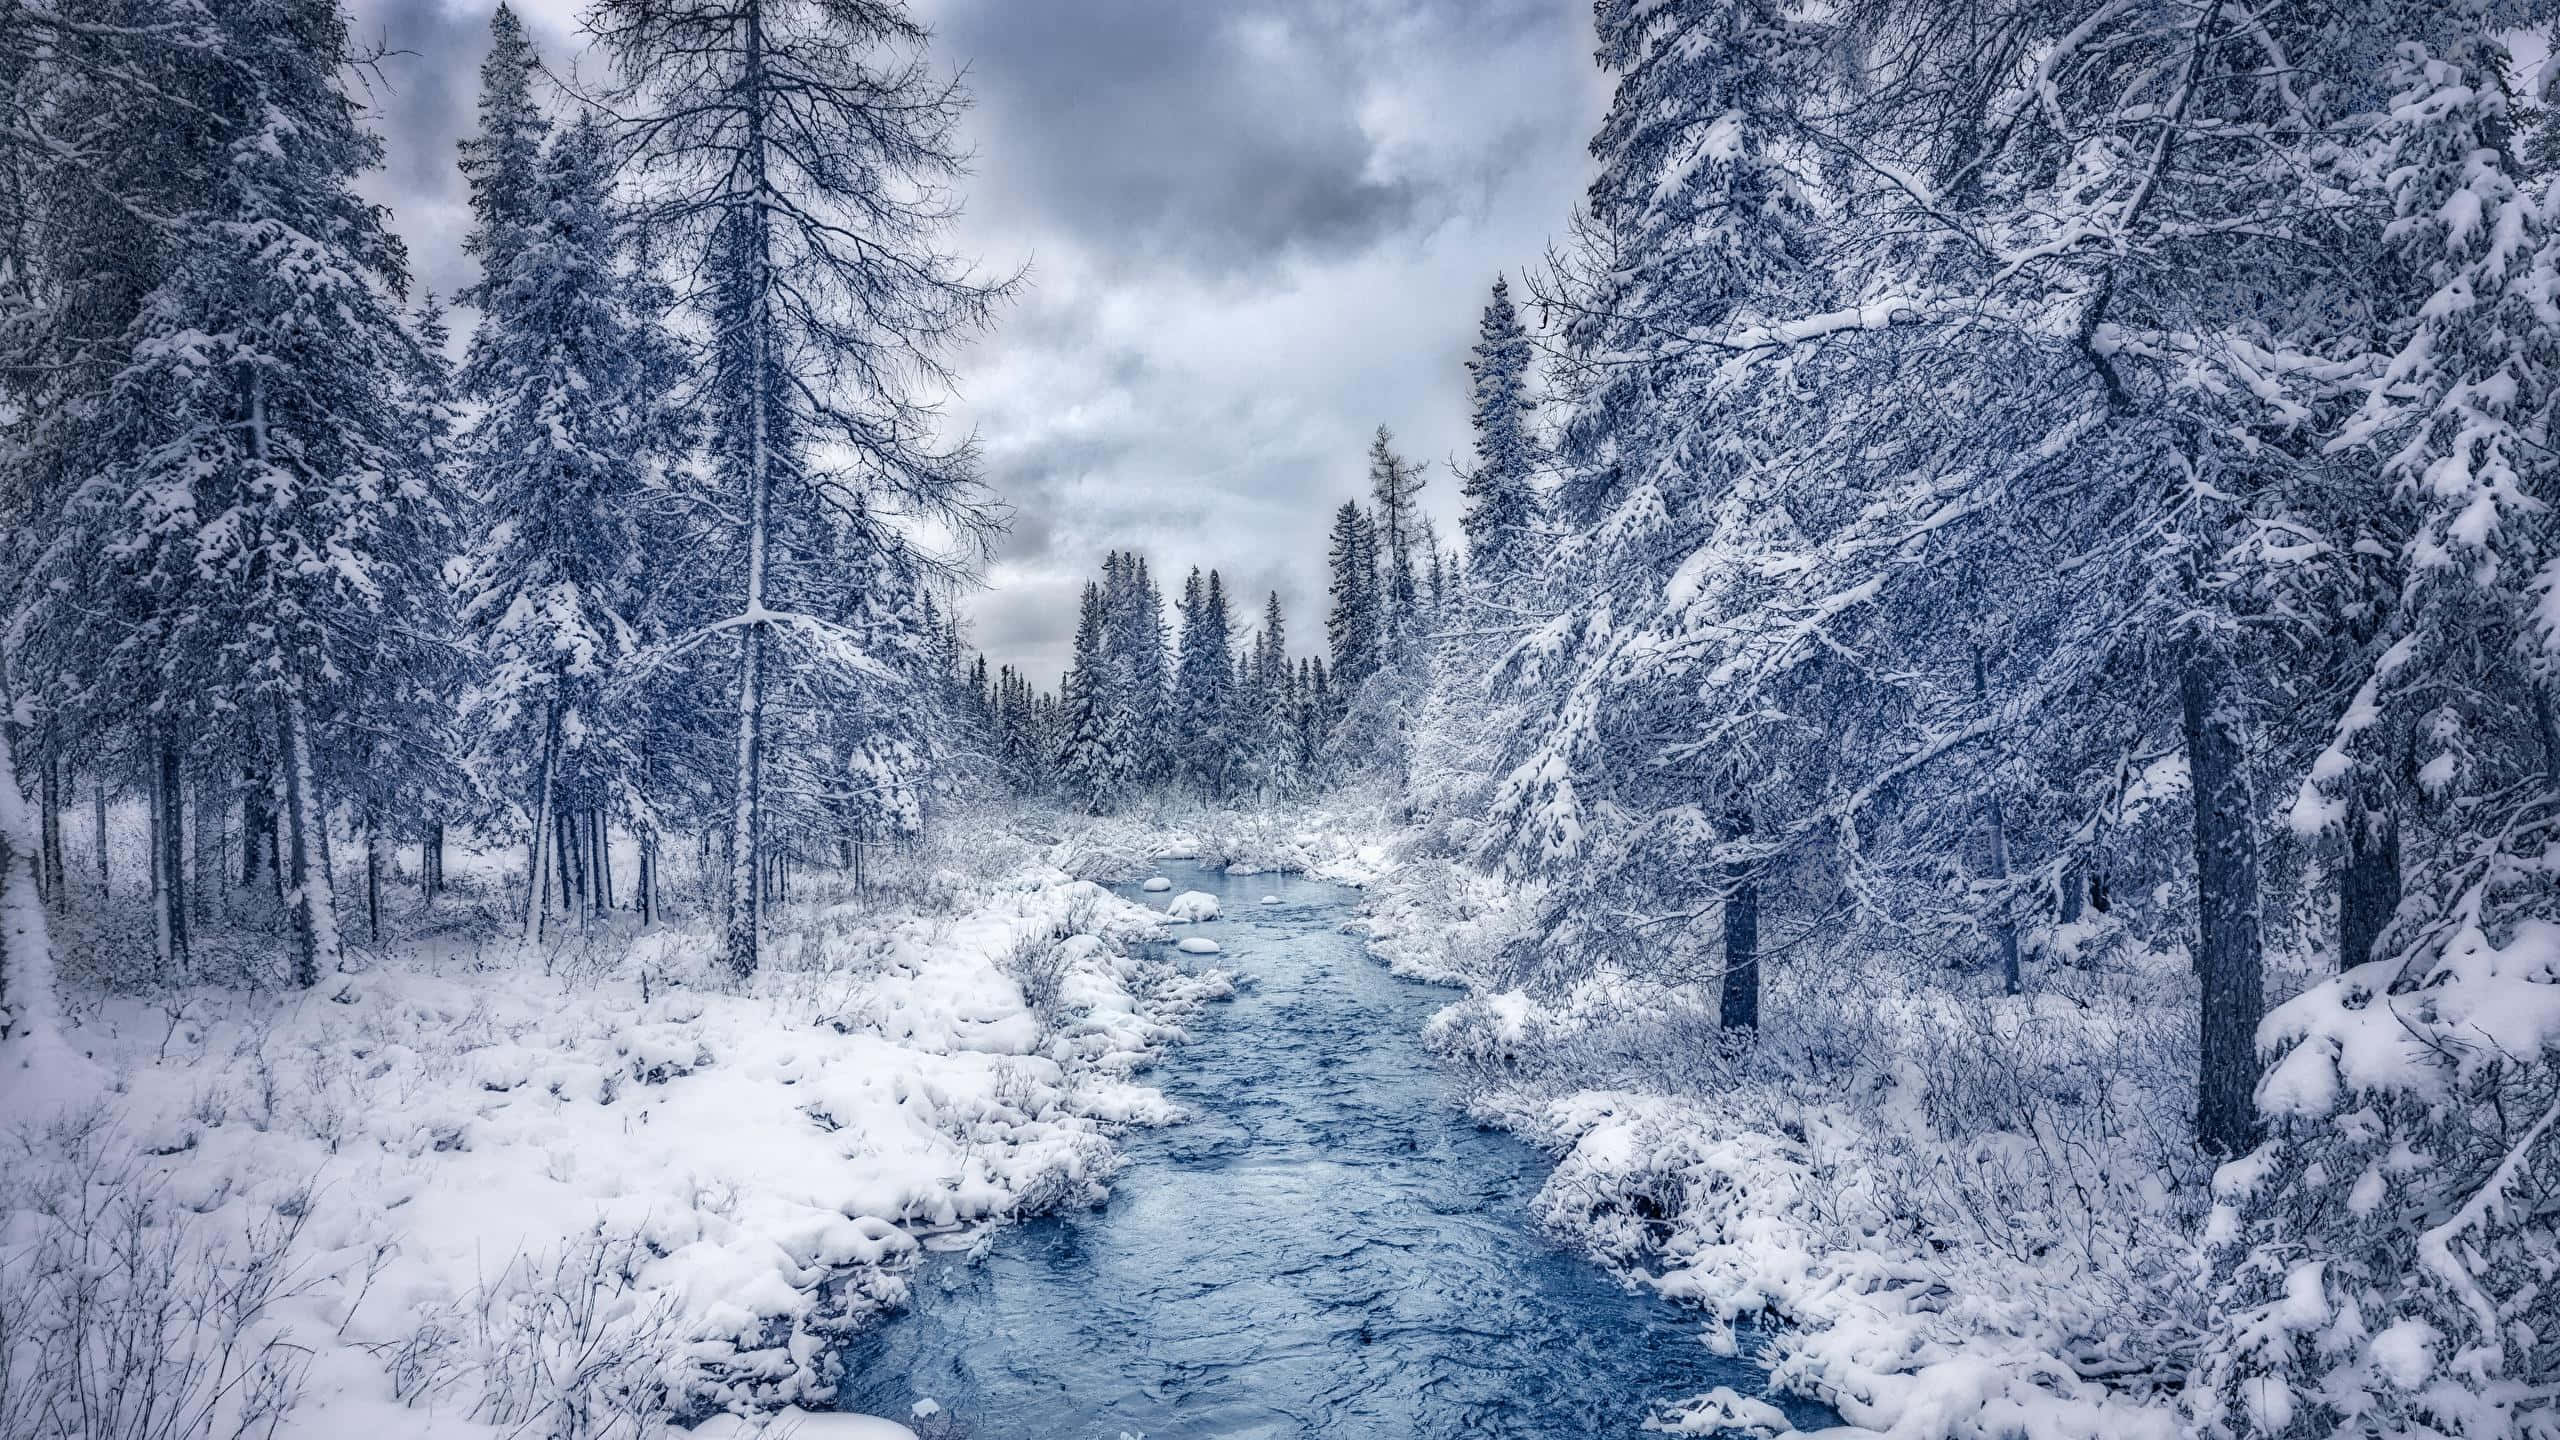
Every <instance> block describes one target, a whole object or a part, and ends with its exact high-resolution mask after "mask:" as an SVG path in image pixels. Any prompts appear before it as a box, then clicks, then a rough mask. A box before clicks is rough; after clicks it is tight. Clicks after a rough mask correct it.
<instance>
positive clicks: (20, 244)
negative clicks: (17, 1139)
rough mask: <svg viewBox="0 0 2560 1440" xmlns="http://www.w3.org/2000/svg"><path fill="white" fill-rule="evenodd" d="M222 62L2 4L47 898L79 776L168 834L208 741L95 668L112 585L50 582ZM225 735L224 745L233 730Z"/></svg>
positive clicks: (177, 16) (197, 190) (21, 542)
mask: <svg viewBox="0 0 2560 1440" xmlns="http://www.w3.org/2000/svg"><path fill="white" fill-rule="evenodd" d="M223 53H224V52H223V45H222V41H221V39H220V37H219V35H218V33H217V32H216V30H215V28H214V25H213V22H212V20H211V18H210V17H209V16H208V15H207V14H206V13H205V11H204V10H203V9H202V8H200V7H199V6H197V5H195V4H192V3H187V0H160V3H150V4H141V3H136V4H106V3H94V0H74V3H69V4H63V5H44V6H36V5H28V4H12V5H9V6H6V7H0V83H5V86H6V96H7V98H6V104H5V107H0V164H4V165H5V166H6V170H5V178H0V204H5V205H6V207H7V212H6V215H5V216H0V222H5V228H0V245H5V246H6V249H7V254H6V255H5V257H0V387H5V388H0V410H6V411H8V412H9V423H8V426H7V429H6V431H5V432H0V434H5V436H6V441H5V444H0V504H4V505H6V506H7V507H8V511H9V514H8V516H7V517H6V518H8V519H9V520H10V522H11V523H10V525H9V533H8V534H7V536H6V537H5V543H6V545H7V547H8V549H9V551H10V552H11V553H9V554H7V555H6V556H5V557H0V571H4V572H5V580H0V585H6V586H7V589H6V590H5V591H0V596H5V598H7V599H8V600H9V602H10V603H9V607H8V610H7V612H6V613H7V614H8V615H9V616H10V617H11V620H10V623H8V624H7V626H6V628H5V630H0V653H4V654H5V660H6V663H9V664H11V665H13V666H14V667H15V670H16V675H17V682H18V684H19V686H20V692H19V693H20V695H21V698H22V700H23V701H24V702H25V704H26V705H27V706H28V707H29V713H28V716H27V717H26V718H27V719H28V721H29V723H28V725H27V728H26V729H25V730H24V731H22V732H21V735H20V752H19V758H20V762H21V769H22V773H25V774H27V775H29V776H30V777H31V779H32V780H33V782H34V785H35V807H36V825H37V832H38V836H39V841H38V848H39V857H40V858H39V878H40V879H42V880H43V881H44V883H45V885H46V888H47V890H48V892H49V893H50V894H53V895H54V896H55V897H56V898H57V899H58V898H59V897H60V896H61V893H62V892H63V891H64V890H65V889H66V888H67V884H68V877H67V875H66V874H65V867H64V866H63V864H62V831H63V817H62V808H63V804H64V802H65V800H66V797H67V793H68V790H69V788H70V786H71V784H72V783H73V781H74V780H75V778H76V777H77V773H78V772H79V771H81V770H85V771H87V772H88V779H89V788H90V789H91V791H92V793H93V794H95V795H98V796H101V797H103V795H104V793H105V792H106V790H107V789H108V788H111V787H112V788H123V787H124V785H125V784H126V783H127V781H128V779H130V780H138V781H145V782H147V783H146V784H145V786H144V789H145V793H146V794H148V795H149V796H150V797H151V798H152V799H153V801H154V806H153V808H154V811H155V815H158V814H161V813H167V814H174V815H177V816H178V817H180V822H181V824H183V817H184V809H183V800H182V801H181V804H180V806H178V807H175V808H171V807H167V806H166V804H165V802H166V801H168V799H169V798H170V796H169V795H168V793H167V791H168V788H169V786H170V784H171V776H172V773H173V772H174V771H178V770H180V769H182V768H183V766H184V762H185V759H186V755H185V753H184V752H183V751H182V750H181V749H180V747H181V745H182V744H183V743H184V742H186V741H188V740H195V741H197V742H199V743H200V744H201V743H202V742H206V741H208V740H210V739H211V738H213V737H208V736H184V735H179V734H175V733H173V732H172V731H171V729H170V728H169V727H168V726H166V725H158V724H154V723H153V722H152V718H151V715H150V713H149V712H148V711H147V710H145V711H137V710H136V709H135V707H134V706H133V704H132V699H133V696H132V694H131V693H130V692H127V691H125V690H122V689H119V688H118V687H117V684H116V677H109V676H106V675H103V674H102V673H101V672H100V667H99V665H98V664H97V661H98V660H99V658H100V656H101V654H102V650H101V648H100V647H102V646H103V645H105V644H106V643H108V642H109V639H110V637H111V636H113V635H115V634H120V633H122V631H123V630H124V629H125V628H127V627H129V625H130V624H132V623H137V621H138V615H137V611H136V610H135V609H133V608H132V607H134V606H137V605H140V604H142V603H144V602H142V601H141V599H140V597H138V596H137V595H136V594H135V593H134V592H132V591H131V590H129V589H127V588H125V587H123V586H122V585H121V584H120V583H119V579H118V577H117V576H116V575H114V574H99V573H95V572H81V573H80V574H79V575H78V576H76V577H75V578H80V579H86V580H90V581H94V582H95V586H94V588H91V589H87V590H67V589H65V588H63V587H62V586H61V585H60V584H58V583H55V582H56V581H58V580H59V579H60V578H61V577H62V575H63V574H64V573H65V570H66V569H67V568H68V566H69V562H70V560H71V559H72V558H73V557H80V556H83V555H84V554H86V555H94V553H95V552H94V549H93V548H92V542H93V541H94V540H95V539H96V536H95V535H94V533H93V532H92V530H91V528H90V527H89V526H88V525H87V524H85V523H83V521H82V520H81V519H80V518H79V517H75V516H74V515H73V514H72V513H71V511H72V497H73V495H74V493H75V492H76V491H77V489H78V486H79V484H80V481H81V479H82V477H83V476H84V475H85V474H87V473H89V472H90V471H91V470H93V469H94V468H95V467H97V466H98V465H100V464H102V463H104V458H103V457H105V456H107V455H108V453H109V451H110V445H109V442H108V440H107V439H106V431H107V428H108V422H109V420H110V418H111V417H112V413H113V412H112V406H111V403H110V399H109V396H110V391H111V388H112V385H113V383H114V378H115V376H116V375H117V374H118V373H119V372H120V371H121V370H122V369H123V368H124V367H125V365H126V364H127V363H128V362H129V360H130V358H131V355H132V347H133V342H134V321H135V318H136V316H137V315H139V314H140V312H141V308H142V304H143V301H144V298H145V296H146V295H147V294H148V293H149V292H150V290H151V288H152V287H153V286H154V285H156V284H157V283H159V281H160V279H161V278H162V276H163V275H164V273H165V270H166V265H167V257H168V253H169V248H170V241H171V238H172V235H173V234H174V227H172V226H170V225H167V224H165V223H163V222H164V221H165V220H166V219H167V218H168V217H172V216H177V215H181V214H185V213H188V212H190V211H194V210H196V209H197V208H199V207H200V205H201V204H202V201H203V198H204V195H205V193H206V183H207V176H208V175H209V173H210V172H211V169H212V165H211V156H212V155H213V153H214V150H215V147H217V146H218V145H219V144H220V143H221V141H220V138H219V136H218V135H217V134H216V133H215V132H214V130H213V128H212V127H209V126H207V125H205V124H203V123H201V117H202V116H203V114H204V113H205V108H206V106H207V104H208V101H209V97H208V95H207V91H206V87H207V86H208V85H209V84H212V83H214V82H215V81H216V80H217V79H218V77H219V75H220V71H221V56H222V55H223ZM20 581H24V582H30V583H28V584H27V586H26V588H24V589H19V588H18V587H17V584H16V583H15V582H20ZM102 610H103V611H108V612H111V613H101V611H102ZM221 738H224V739H233V740H236V739H237V738H238V736H237V733H236V727H235V728H234V730H233V732H232V733H231V734H229V735H226V736H224V737H221ZM173 761H174V762H175V763H172V762H173ZM101 808H103V800H101ZM153 840H154V843H153V846H152V851H151V853H152V856H153V860H154V864H153V867H152V868H153V870H154V872H155V873H158V872H160V871H161V870H163V868H164V867H165V866H166V864H167V862H168V860H169V857H170V855H171V853H172V852H173V851H174V850H175V849H176V845H175V840H176V835H175V833H174V832H167V827H165V826H162V827H157V828H156V829H155V834H154V836H153ZM184 898H185V897H184V896H183V893H182V892H180V891H163V892H160V893H159V894H158V896H157V903H156V904H155V906H154V909H155V912H156V913H157V915H158V918H159V919H160V921H161V922H162V923H161V925H160V926H159V927H157V928H158V929H159V930H160V932H161V943H160V951H161V955H160V960H161V964H162V966H163V968H164V969H166V968H169V967H171V966H172V965H174V964H175V963H177V962H178V961H179V960H180V959H182V958H183V951H184V949H185V946H186V936H187V924H188V921H189V920H190V918H191V916H190V915H189V914H188V913H187V910H188V907H187V906H186V905H185V904H184ZM172 920H174V922H175V924H174V925H172V924H170V923H169V922H171V921H172Z"/></svg>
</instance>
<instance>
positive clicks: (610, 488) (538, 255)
mask: <svg viewBox="0 0 2560 1440" xmlns="http://www.w3.org/2000/svg"><path fill="white" fill-rule="evenodd" d="M612 174H613V172H612V156H611V154H610V152H609V148H608V141H607V137H606V135H605V132H604V130H603V128H602V127H601V125H599V124H598V123H597V122H596V121H595V120H593V119H592V118H581V119H580V120H578V121H577V122H576V123H574V124H572V125H570V126H568V127H566V128H564V129H563V130H561V131H560V133H559V134H558V135H557V136H556V137H554V138H553V139H552V141H551V142H550V144H549V146H548V147H547V148H546V149H545V151H544V152H543V154H542V156H541V160H540V166H539V170H538V173H537V175H536V176H535V177H534V185H533V189H532V192H531V194H530V196H529V197H528V198H529V201H530V204H531V207H532V210H531V218H529V219H527V220H523V221H518V222H514V223H512V224H511V225H510V226H509V227H508V230H507V237H508V238H507V240H506V243H505V244H503V245H495V244H493V245H490V246H488V247H485V249H484V253H487V254H491V255H496V256H502V257H504V258H503V260H502V262H501V263H503V266H504V268H503V269H500V270H493V271H492V272H491V273H490V274H489V276H488V277H487V279H486V280H485V281H484V282H483V283H482V284H481V286H480V287H479V293H480V295H481V296H482V297H483V309H484V310H485V311H486V314H487V318H486V319H485V320H483V321H482V323H481V326H480V330H479V333H478V335H477V337H476V338H475V342H474V344H473V346H472V355H471V358H470V362H469V364H468V366H467V367H466V368H465V371H464V376H465V380H464V384H465V388H466V389H467V390H468V391H469V392H470V393H472V394H475V395H479V396H483V397H486V401H487V404H486V408H484V409H483V410H482V411H481V413H480V416H479V420H478V423H477V424H476V425H475V426H474V427H473V429H472V432H471V434H470V437H469V440H468V442H467V446H466V468H467V473H468V474H469V476H470V482H469V489H470V491H471V493H472V494H473V496H474V497H475V498H476V499H477V500H478V501H479V503H480V504H482V505H483V506H484V507H485V508H486V511H487V514H488V517H489V522H488V524H487V526H486V527H485V528H484V529H483V530H481V531H480V533H479V534H478V535H477V536H476V537H475V538H474V540H473V542H472V544H471V545H470V547H469V549H468V551H467V553H466V554H465V556H464V557H463V561H462V566H461V582H460V587H459V588H460V590H461V605H462V612H461V618H462V623H463V627H464V632H465V634H466V635H468V636H469V637H470V639H471V642H472V645H473V647H474V649H475V651H476V653H477V655H478V657H479V661H480V666H481V672H482V673H481V677H480V680H479V682H478V684H476V685H475V686H474V687H473V690H472V692H471V694H470V695H469V696H468V697H467V699H466V702H465V718H466V722H467V728H468V729H469V732H470V734H471V736H472V743H473V747H474V752H475V764H476V768H477V769H478V771H479V773H480V774H481V776H482V778H483V783H484V784H486V785H487V786H488V787H489V788H490V789H491V791H492V792H493V794H494V795H496V796H498V797H502V798H501V803H506V804H512V805H514V806H516V807H519V808H520V809H521V811H522V813H523V814H524V816H525V818H526V821H527V823H528V827H529V828H528V830H527V846H528V848H527V856H526V876H527V882H528V883H527V890H526V897H525V908H524V913H523V917H522V922H523V931H524V934H525V937H526V938H527V939H538V938H540V936H541V934H542V930H543V923H544V918H545V916H546V914H547V913H548V911H549V909H550V906H551V900H550V898H549V897H552V896H553V895H554V893H555V892H556V891H557V890H558V889H559V888H560V886H559V884H558V877H559V875H560V874H561V872H562V868H563V867H564V866H565V865H567V864H568V863H569V862H568V859H567V857H565V856H563V855H562V854H561V853H560V847H559V845H558V844H557V837H558V834H559V832H560V826H559V824H558V821H559V817H561V816H563V815H576V816H582V817H583V816H586V815H588V814H591V813H593V812H596V811H598V810H599V809H603V810H606V811H608V812H609V811H610V810H612V809H614V808H624V809H628V808H629V799H628V797H627V796H626V795H625V794H623V793H622V792H623V787H624V786H625V785H626V784H627V783H628V782H629V780H630V779H631V778H632V777H633V776H635V775H636V774H637V773H638V772H639V769H640V763H639V758H640V751H641V747H642V745H643V744H644V743H645V736H644V733H643V730H642V722H641V718H640V717H639V715H637V714H636V713H635V712H634V711H633V710H632V709H631V706H630V700H629V697H627V696H624V695H621V694H620V693H618V691H617V689H616V680H617V674H618V671H619V670H620V669H621V667H622V666H624V665H625V664H626V663H628V662H629V661H630V659H631V657H632V656H633V654H634V653H635V652H636V651H637V649H638V648H639V644H640V632H639V630H638V627H637V625H636V623H635V620H634V616H635V614H636V612H637V609H638V606H639V604H640V603H641V596H640V594H639V587H640V586H641V585H642V584H643V583H644V580H645V577H646V576H648V575H649V574H650V573H651V570H652V566H651V564H650V562H649V555H648V553H647V552H646V550H645V548H644V545H643V536H642V529H641V517H640V511H641V509H642V505H643V499H644V492H645V487H646V482H647V480H648V478H649V477H648V472H647V470H646V468H645V467H644V465H643V463H642V456H641V455H640V454H639V453H638V451H637V450H636V449H635V447H634V446H633V443H632V441H633V437H634V436H637V435H645V434H647V433H648V431H649V428H650V424H649V420H648V413H647V412H648V411H649V409H650V408H651V406H652V405H653V404H654V403H655V398H654V396H653V395H652V393H651V392H650V391H648V390H647V389H645V388H644V386H645V384H646V381H647V379H648V377H647V376H646V375H645V374H643V373H641V372H640V371H639V369H638V368H637V367H636V366H635V364H634V361H635V360H636V359H637V358H638V356H639V354H640V353H641V347H640V345H639V344H638V343H637V334H638V331H639V330H640V329H641V325H640V324H639V323H638V322H635V320H634V319H633V317H632V316H631V314H630V312H629V308H628V305H627V300H626V297H625V295H624V293H623V285H622V279H621V266H620V264H619V261H618V257H617V245H616V236H615V218H614V215H613V208H612V207H613V180H612ZM575 833H577V834H579V835H583V834H584V832H583V831H579V832H575ZM587 908H588V909H589V910H590V912H592V910H593V908H594V907H593V906H592V905H590V906H588V907H587Z"/></svg>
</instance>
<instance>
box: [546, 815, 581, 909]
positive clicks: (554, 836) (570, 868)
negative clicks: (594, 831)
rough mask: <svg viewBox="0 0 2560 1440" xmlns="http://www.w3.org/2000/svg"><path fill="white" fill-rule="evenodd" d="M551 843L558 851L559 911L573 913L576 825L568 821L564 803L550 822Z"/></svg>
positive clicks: (574, 901) (576, 890) (576, 862)
mask: <svg viewBox="0 0 2560 1440" xmlns="http://www.w3.org/2000/svg"><path fill="white" fill-rule="evenodd" d="M551 843H552V844H553V845H555V846H557V847H559V851H560V863H559V864H558V865H557V866H556V867H554V868H556V869H557V870H559V872H560V913H561V914H562V915H563V916H568V915H575V914H577V913H578V873H577V872H578V846H577V827H576V826H574V825H571V824H570V823H569V809H568V807H567V806H565V805H564V806H562V807H561V808H560V813H559V814H558V815H557V816H556V817H554V818H553V820H552V822H551Z"/></svg>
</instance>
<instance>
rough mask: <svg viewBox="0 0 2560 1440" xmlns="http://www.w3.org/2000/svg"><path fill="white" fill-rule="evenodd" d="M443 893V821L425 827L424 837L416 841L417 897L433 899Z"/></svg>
mask: <svg viewBox="0 0 2560 1440" xmlns="http://www.w3.org/2000/svg"><path fill="white" fill-rule="evenodd" d="M443 893H444V822H443V821H441V820H439V821H437V822H436V823H435V824H433V825H430V826H428V827H427V834H426V838H425V839H423V840H420V841H419V842H418V898H420V899H422V900H433V899H435V898H436V897H437V896H439V895H441V894H443Z"/></svg>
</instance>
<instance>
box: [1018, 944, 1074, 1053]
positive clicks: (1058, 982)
mask: <svg viewBox="0 0 2560 1440" xmlns="http://www.w3.org/2000/svg"><path fill="white" fill-rule="evenodd" d="M1078 953H1079V952H1078V951H1077V950H1075V949H1073V948H1070V947H1069V946H1068V945H1067V944H1066V943H1064V941H1062V940H1061V939H1060V938H1059V937H1058V936H1055V935H1050V934H1030V935H1025V936H1023V937H1022V938H1021V939H1019V940H1016V941H1014V942H1013V948H1012V949H1010V950H1008V951H1006V952H1005V955H1004V961H1003V967H1004V973H1005V974H1007V975H1009V976H1011V977H1012V979H1013V983H1014V984H1016V985H1019V986H1021V987H1022V1003H1023V1004H1024V1005H1026V1006H1028V1007H1030V1010H1031V1014H1032V1016H1033V1017H1034V1018H1035V1019H1037V1020H1038V1021H1039V1022H1040V1029H1041V1030H1042V1032H1043V1033H1046V1032H1048V1031H1052V1030H1055V1029H1057V1028H1058V1021H1059V1019H1060V1018H1061V1016H1062V1013H1063V1011H1064V1007H1065V1003H1066V988H1067V975H1068V973H1069V972H1070V971H1072V970H1073V969H1074V968H1075V962H1076V958H1077V955H1078Z"/></svg>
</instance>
